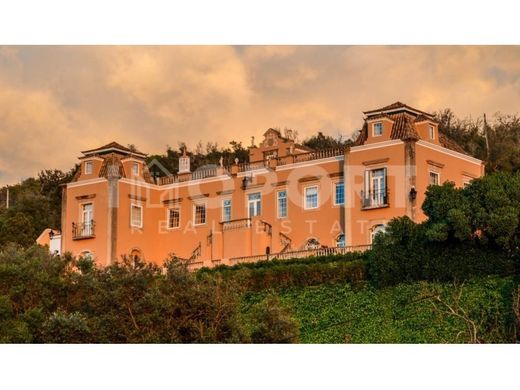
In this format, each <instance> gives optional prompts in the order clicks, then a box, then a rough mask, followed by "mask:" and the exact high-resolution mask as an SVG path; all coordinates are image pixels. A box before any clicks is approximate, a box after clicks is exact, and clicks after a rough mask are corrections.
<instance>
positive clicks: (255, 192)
mask: <svg viewBox="0 0 520 390" xmlns="http://www.w3.org/2000/svg"><path fill="white" fill-rule="evenodd" d="M253 194H260V213H259V214H257V215H255V217H260V216H261V215H262V212H263V211H264V206H263V205H262V191H258V188H254V189H252V190H251V191H249V192H247V191H246V193H245V194H244V195H245V197H246V198H245V201H246V202H245V203H246V215H247V218H253V216H252V215H249V203H250V202H251V203H253V201H250V200H249V195H253ZM254 202H255V203H256V200H255V201H254Z"/></svg>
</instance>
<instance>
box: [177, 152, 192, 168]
mask: <svg viewBox="0 0 520 390" xmlns="http://www.w3.org/2000/svg"><path fill="white" fill-rule="evenodd" d="M189 172H191V171H190V158H189V157H188V156H187V155H186V148H184V150H183V152H182V156H181V157H179V173H189Z"/></svg>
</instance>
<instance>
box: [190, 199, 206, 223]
mask: <svg viewBox="0 0 520 390" xmlns="http://www.w3.org/2000/svg"><path fill="white" fill-rule="evenodd" d="M205 223H206V204H204V203H199V204H195V205H193V224H194V225H204V224H205Z"/></svg>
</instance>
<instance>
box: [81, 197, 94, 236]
mask: <svg viewBox="0 0 520 390" xmlns="http://www.w3.org/2000/svg"><path fill="white" fill-rule="evenodd" d="M93 219H94V215H93V214H92V203H86V204H84V205H83V210H82V221H81V222H82V229H81V235H82V236H91V235H92V220H93Z"/></svg>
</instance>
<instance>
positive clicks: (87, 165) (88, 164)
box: [85, 161, 93, 175]
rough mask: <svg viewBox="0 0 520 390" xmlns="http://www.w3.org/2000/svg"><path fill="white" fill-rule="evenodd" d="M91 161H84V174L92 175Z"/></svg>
mask: <svg viewBox="0 0 520 390" xmlns="http://www.w3.org/2000/svg"><path fill="white" fill-rule="evenodd" d="M92 167H93V164H92V161H85V175H92V171H93V169H92Z"/></svg>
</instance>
